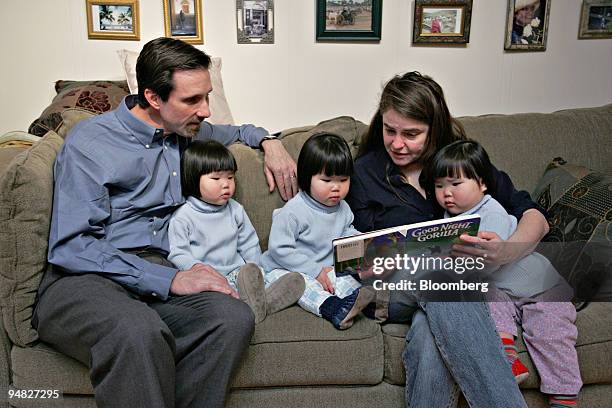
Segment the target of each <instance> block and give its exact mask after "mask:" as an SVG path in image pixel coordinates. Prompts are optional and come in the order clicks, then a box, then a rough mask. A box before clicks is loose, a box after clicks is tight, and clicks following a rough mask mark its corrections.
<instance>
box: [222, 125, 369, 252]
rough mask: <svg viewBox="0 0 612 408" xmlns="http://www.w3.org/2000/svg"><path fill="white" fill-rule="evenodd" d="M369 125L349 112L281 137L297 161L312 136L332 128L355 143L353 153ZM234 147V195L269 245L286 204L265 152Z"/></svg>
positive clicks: (295, 129)
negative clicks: (275, 216) (272, 184)
mask: <svg viewBox="0 0 612 408" xmlns="http://www.w3.org/2000/svg"><path fill="white" fill-rule="evenodd" d="M366 130H367V126H366V125H365V124H364V123H362V122H359V121H357V120H355V119H353V118H351V117H349V116H341V117H338V118H334V119H330V120H326V121H323V122H320V123H319V124H317V125H312V126H304V127H299V128H292V129H288V130H285V131H283V132H282V134H281V138H282V139H281V140H282V143H283V145H284V146H285V148H286V149H287V151H288V152H289V154H290V155H291V156H292V157H293V159H294V160H296V162H297V158H298V156H299V153H300V148H301V147H302V145H303V144H304V142H305V141H306V139H308V138H309V137H310V136H312V135H313V134H315V133H319V132H330V133H335V134H337V135H339V136H342V137H343V138H344V139H345V140H346V141H347V143H348V145H349V146H350V147H351V151H352V153H353V156H354V155H355V153H356V150H357V142H358V140H359V139H360V137H361V135H362V134H363V133H364V132H365V131H366ZM230 150H231V151H232V153H233V154H234V156H235V157H236V161H237V163H238V173H237V174H236V194H235V196H234V198H235V199H236V200H237V201H238V202H239V203H241V204H242V205H243V206H244V208H245V209H246V212H247V214H248V215H249V218H250V219H251V222H252V223H253V226H254V227H255V230H256V231H257V235H258V236H259V241H260V243H261V248H262V249H263V250H265V249H266V247H267V245H268V236H269V234H270V227H271V225H272V211H273V210H274V209H275V208H280V207H282V206H283V205H284V202H283V200H282V199H281V197H280V195H279V194H278V191H276V190H275V191H274V192H272V193H270V192H269V191H268V187H267V184H266V179H265V176H264V173H263V154H262V153H261V152H260V151H258V150H254V149H251V148H250V147H247V146H244V145H240V144H235V145H233V146H232V147H231V148H230Z"/></svg>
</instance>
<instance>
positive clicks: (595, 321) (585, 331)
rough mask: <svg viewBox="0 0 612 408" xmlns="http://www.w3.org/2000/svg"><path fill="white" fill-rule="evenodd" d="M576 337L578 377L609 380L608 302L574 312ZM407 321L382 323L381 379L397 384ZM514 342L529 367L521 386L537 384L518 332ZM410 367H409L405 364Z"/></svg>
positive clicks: (611, 335) (611, 309) (611, 314)
mask: <svg viewBox="0 0 612 408" xmlns="http://www.w3.org/2000/svg"><path fill="white" fill-rule="evenodd" d="M576 326H577V327H578V340H577V341H576V351H577V352H578V361H579V363H580V373H581V375H582V381H583V383H584V384H585V385H586V384H600V383H610V382H612V331H611V330H610V328H611V327H612V303H606V302H596V303H591V304H590V305H589V306H588V307H586V308H585V309H583V310H581V311H580V312H578V317H577V319H576ZM408 327H409V326H408V325H403V324H386V325H383V326H382V331H383V339H384V344H385V374H384V378H385V381H387V382H389V383H391V384H396V385H401V384H405V383H406V376H405V373H404V367H403V362H402V358H401V355H402V352H403V350H404V347H405V345H406V339H405V337H406V333H407V332H408ZM519 337H520V339H519V341H518V343H517V346H518V349H519V355H520V358H521V361H522V362H523V363H524V364H525V365H526V366H527V367H528V368H529V372H530V376H529V378H528V379H527V381H525V382H524V383H522V384H521V388H530V389H531V388H535V389H537V388H539V387H540V378H539V376H538V375H537V371H536V369H535V366H534V365H533V363H532V361H531V359H530V358H529V355H528V354H527V350H526V349H525V343H524V342H523V340H522V336H519ZM409 369H410V368H409Z"/></svg>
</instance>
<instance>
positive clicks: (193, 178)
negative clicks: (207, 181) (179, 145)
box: [181, 140, 238, 197]
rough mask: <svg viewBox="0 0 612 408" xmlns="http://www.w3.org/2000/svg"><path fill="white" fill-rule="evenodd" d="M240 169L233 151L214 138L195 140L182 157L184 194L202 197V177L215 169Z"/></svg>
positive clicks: (234, 170)
mask: <svg viewBox="0 0 612 408" xmlns="http://www.w3.org/2000/svg"><path fill="white" fill-rule="evenodd" d="M237 170H238V165H237V164H236V159H235V158H234V155H233V154H232V152H230V151H229V149H228V148H227V147H225V146H223V145H222V144H221V143H219V142H217V141H214V140H206V141H200V140H195V141H193V142H191V143H190V144H189V146H187V148H186V149H185V151H184V152H183V156H182V157H181V186H182V188H183V196H185V197H188V196H194V197H200V178H201V176H202V175H204V174H209V173H212V172H214V171H233V172H236V171H237Z"/></svg>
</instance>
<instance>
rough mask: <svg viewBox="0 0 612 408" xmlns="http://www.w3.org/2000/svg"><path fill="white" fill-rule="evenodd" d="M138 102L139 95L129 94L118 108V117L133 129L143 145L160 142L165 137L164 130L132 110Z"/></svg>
mask: <svg viewBox="0 0 612 408" xmlns="http://www.w3.org/2000/svg"><path fill="white" fill-rule="evenodd" d="M137 103H138V95H128V96H126V97H125V98H123V101H121V103H120V104H119V107H118V108H117V118H118V119H119V120H120V121H121V122H122V123H124V124H125V126H126V127H127V128H128V129H131V130H132V132H133V135H134V137H135V138H136V139H137V140H138V141H139V142H140V143H142V144H143V145H145V146H147V145H150V144H153V142H158V141H159V140H161V139H163V137H164V130H163V129H158V128H156V127H154V126H151V125H150V124H148V123H146V122H144V121H142V120H140V119H139V118H137V117H136V115H134V114H133V113H132V112H131V109H132V108H133V107H134V106H136V104H137Z"/></svg>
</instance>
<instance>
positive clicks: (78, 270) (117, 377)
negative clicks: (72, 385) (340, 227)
mask: <svg viewBox="0 0 612 408" xmlns="http://www.w3.org/2000/svg"><path fill="white" fill-rule="evenodd" d="M209 64H210V58H209V57H208V56H207V55H206V54H204V53H203V52H201V51H199V50H197V49H196V48H194V47H193V46H191V45H188V44H186V43H184V42H182V41H179V40H174V39H169V38H158V39H156V40H153V41H151V42H149V43H147V44H146V45H145V46H144V48H143V50H142V52H141V54H140V56H139V58H138V63H137V66H136V72H137V78H138V85H139V87H138V89H139V93H138V95H131V96H128V97H126V98H125V99H124V100H123V101H122V103H121V105H120V106H119V107H118V108H117V109H116V110H114V111H112V112H109V113H106V114H103V115H99V116H97V117H95V118H92V119H90V120H88V121H84V122H81V123H79V124H78V125H77V126H75V128H74V130H73V131H72V132H71V133H70V135H69V136H68V137H67V139H66V141H65V143H64V145H63V146H62V149H61V150H60V152H59V154H58V156H57V159H56V163H55V191H54V202H53V214H52V220H51V230H50V236H49V262H50V264H51V265H52V266H51V268H49V270H48V271H47V273H46V274H45V276H44V278H43V282H42V283H41V287H40V289H39V293H38V295H39V297H38V303H37V306H36V309H35V312H34V319H33V324H34V326H35V327H36V328H37V330H38V333H39V335H40V338H41V339H42V340H43V341H45V342H47V343H49V344H51V345H53V346H54V347H55V348H56V349H58V350H60V351H61V352H63V353H65V354H67V355H69V356H71V357H73V358H75V359H77V360H79V361H81V362H82V363H84V364H86V365H88V366H89V367H90V379H91V382H92V385H93V387H94V391H95V399H96V403H97V405H98V406H101V407H124V406H127V405H129V406H130V407H134V408H135V407H147V408H151V407H171V406H178V407H184V406H198V407H223V405H224V401H225V395H226V393H227V389H228V385H229V380H230V376H231V374H232V373H233V371H234V369H235V368H236V366H237V364H238V362H239V361H240V358H241V357H242V355H243V353H244V351H245V350H246V348H247V347H248V344H249V339H250V336H251V333H252V330H253V324H254V323H253V314H252V312H251V311H250V309H249V307H248V306H247V305H246V303H244V302H241V301H239V300H238V299H237V298H238V295H237V293H236V292H235V290H233V289H232V288H231V287H230V286H229V284H228V283H227V280H226V279H225V278H224V277H223V276H222V275H220V274H219V273H218V272H217V271H215V270H214V269H213V268H211V267H210V266H208V265H204V264H196V265H194V266H193V267H192V268H191V269H189V270H183V271H178V270H177V269H176V268H174V267H173V266H172V264H170V263H169V262H168V261H167V260H166V255H167V253H168V248H169V247H168V237H167V224H168V219H169V217H170V215H171V213H172V211H173V210H174V209H175V208H176V207H177V206H178V205H180V204H181V203H182V202H183V197H182V194H181V185H180V179H181V178H180V154H181V151H182V149H183V148H184V147H185V146H186V145H187V144H188V143H189V141H190V139H191V138H212V139H216V140H220V141H222V142H224V143H226V144H229V143H233V142H235V141H237V140H242V141H244V142H246V143H247V144H249V145H251V146H259V145H260V144H261V146H262V148H263V149H264V151H265V156H266V174H267V175H268V180H269V181H270V179H271V176H270V174H271V173H274V174H275V177H277V183H278V184H279V186H281V185H282V183H289V184H290V183H291V182H290V176H291V175H293V174H294V173H293V171H294V168H295V167H294V166H295V165H294V163H293V162H292V161H291V159H290V158H289V156H288V154H287V152H286V151H284V149H283V148H282V146H281V145H280V142H279V141H277V140H264V138H263V135H265V134H267V132H266V131H265V130H263V129H261V128H256V127H254V126H252V125H247V126H241V127H236V126H212V125H210V124H207V123H206V122H203V120H204V119H205V118H206V117H208V116H209V115H210V110H209V107H208V95H209V94H210V92H211V91H212V87H211V81H210V74H209V72H208V67H209ZM275 160H279V161H280V162H283V163H282V164H281V165H280V166H276V167H274V166H273V165H272V164H271V161H272V162H274V161H275ZM284 176H286V177H285V178H283V177H284ZM271 183H272V184H273V183H274V181H273V180H272V182H271ZM296 190H297V189H296ZM287 191H289V193H292V192H293V190H292V189H291V187H290V188H289V190H286V192H285V194H287Z"/></svg>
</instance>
